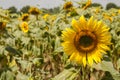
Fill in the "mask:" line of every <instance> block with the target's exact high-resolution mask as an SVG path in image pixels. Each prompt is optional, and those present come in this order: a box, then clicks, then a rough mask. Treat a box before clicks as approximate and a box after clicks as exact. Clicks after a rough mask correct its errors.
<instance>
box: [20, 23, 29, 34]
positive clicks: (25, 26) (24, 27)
mask: <svg viewBox="0 0 120 80" xmlns="http://www.w3.org/2000/svg"><path fill="white" fill-rule="evenodd" d="M20 27H21V29H22V31H23V32H25V33H26V32H28V23H27V22H22V23H21V25H20Z"/></svg>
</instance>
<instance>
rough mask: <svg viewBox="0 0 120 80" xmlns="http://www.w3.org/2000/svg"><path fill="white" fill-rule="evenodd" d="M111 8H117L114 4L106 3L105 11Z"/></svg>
mask: <svg viewBox="0 0 120 80" xmlns="http://www.w3.org/2000/svg"><path fill="white" fill-rule="evenodd" d="M111 8H118V6H117V5H116V4H115V3H108V4H107V5H106V10H109V9H111Z"/></svg>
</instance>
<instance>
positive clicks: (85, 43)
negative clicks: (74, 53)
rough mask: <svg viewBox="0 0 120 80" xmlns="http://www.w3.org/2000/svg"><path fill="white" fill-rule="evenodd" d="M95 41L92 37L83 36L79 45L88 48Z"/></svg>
mask: <svg viewBox="0 0 120 80" xmlns="http://www.w3.org/2000/svg"><path fill="white" fill-rule="evenodd" d="M93 41H94V40H93V39H92V37H90V36H87V35H85V36H81V37H80V39H79V45H81V46H83V47H88V46H90V45H91V44H92V43H93Z"/></svg>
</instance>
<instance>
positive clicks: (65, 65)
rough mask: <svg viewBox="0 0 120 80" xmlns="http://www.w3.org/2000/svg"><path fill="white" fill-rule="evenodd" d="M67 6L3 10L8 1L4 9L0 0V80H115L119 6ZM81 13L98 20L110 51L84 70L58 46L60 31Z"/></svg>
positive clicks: (82, 0) (119, 66) (119, 69)
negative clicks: (106, 33) (108, 37)
mask: <svg viewBox="0 0 120 80" xmlns="http://www.w3.org/2000/svg"><path fill="white" fill-rule="evenodd" d="M4 1H5V0H3V2H4ZM96 1H97V0H96ZM104 1H105V0H104ZM108 1H109V0H108ZM117 1H118V2H119V0H117ZM11 2H12V1H11ZM39 2H40V0H39ZM51 2H53V3H54V0H53V1H52V0H51ZM67 2H69V1H68V0H63V1H62V3H61V4H60V5H58V6H55V7H53V8H43V7H42V8H40V5H38V4H37V3H36V5H28V4H26V5H24V6H22V7H19V8H17V7H16V6H14V5H12V6H10V7H5V6H4V5H6V6H7V4H9V0H8V2H6V3H5V2H4V5H3V4H2V0H0V7H1V8H0V80H120V5H118V4H117V3H113V2H110V3H109V2H108V3H107V4H106V5H105V4H104V5H103V4H102V3H99V1H98V2H95V0H93V2H92V1H91V0H78V1H76V0H75V1H72V2H71V3H72V5H71V4H70V5H69V4H68V5H67ZM106 2H107V0H106ZM47 3H48V2H47ZM10 4H11V3H10ZM16 4H17V3H16ZM31 4H32V3H31ZM42 4H44V3H42ZM76 5H77V6H76ZM46 6H47V5H46ZM81 15H84V16H85V18H86V19H89V18H90V17H91V16H94V18H95V19H97V20H102V21H103V22H104V23H105V24H107V26H108V27H110V33H111V35H112V39H111V45H110V48H111V50H110V51H108V52H107V53H108V54H105V55H104V57H103V59H102V62H101V63H98V64H94V65H93V66H92V67H90V68H89V69H87V68H85V69H86V70H85V69H84V70H82V67H81V65H77V64H75V63H72V62H70V61H69V56H68V55H66V54H65V53H64V50H63V47H62V46H61V43H62V42H63V40H62V39H61V34H62V31H63V30H65V28H68V27H71V22H72V19H73V18H74V19H79V17H80V16H81Z"/></svg>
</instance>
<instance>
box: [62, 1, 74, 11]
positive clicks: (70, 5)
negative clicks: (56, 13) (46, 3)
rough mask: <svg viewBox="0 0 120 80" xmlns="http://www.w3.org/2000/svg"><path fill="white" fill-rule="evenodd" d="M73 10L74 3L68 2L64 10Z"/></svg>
mask: <svg viewBox="0 0 120 80" xmlns="http://www.w3.org/2000/svg"><path fill="white" fill-rule="evenodd" d="M71 8H73V3H72V2H71V1H69V2H66V3H65V4H64V5H63V9H65V10H71Z"/></svg>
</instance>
